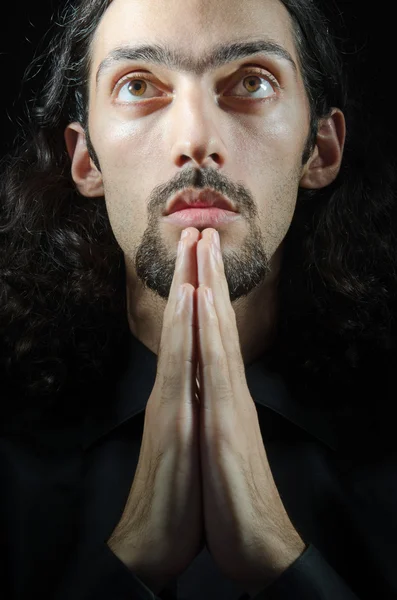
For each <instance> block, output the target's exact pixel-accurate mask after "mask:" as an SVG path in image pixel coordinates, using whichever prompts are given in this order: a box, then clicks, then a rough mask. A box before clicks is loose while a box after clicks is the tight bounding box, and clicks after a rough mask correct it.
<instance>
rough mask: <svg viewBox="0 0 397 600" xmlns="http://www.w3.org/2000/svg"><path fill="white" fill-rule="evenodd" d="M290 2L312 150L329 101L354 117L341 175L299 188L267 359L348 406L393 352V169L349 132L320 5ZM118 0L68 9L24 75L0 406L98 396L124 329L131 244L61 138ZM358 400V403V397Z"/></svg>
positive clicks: (5, 219)
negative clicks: (37, 75)
mask: <svg viewBox="0 0 397 600" xmlns="http://www.w3.org/2000/svg"><path fill="white" fill-rule="evenodd" d="M282 1H283V4H284V5H285V6H286V8H287V10H288V11H289V13H290V15H291V17H292V21H293V26H294V35H295V39H296V44H297V49H298V55H299V61H300V67H301V70H302V74H303V79H304V83H305V87H306V90H307V94H308V98H309V101H310V116H311V126H310V136H309V141H308V146H307V148H306V152H305V159H307V158H308V156H309V155H310V154H309V153H310V151H311V150H312V149H313V144H314V142H315V136H316V132H317V125H318V120H319V119H320V118H321V117H325V116H328V115H329V114H330V111H331V108H332V107H339V108H340V109H341V110H342V111H343V112H344V113H345V115H346V116H347V125H348V137H347V141H346V147H345V155H344V160H343V163H342V168H341V171H340V173H339V176H338V178H337V179H336V181H335V182H334V183H333V184H332V185H330V186H328V187H327V188H325V189H322V190H315V191H313V190H311V191H308V190H303V189H300V190H299V193H298V200H297V206H296V211H295V214H294V217H293V221H292V224H291V227H290V229H289V231H288V233H287V236H286V238H285V251H284V259H283V261H284V262H283V269H282V274H281V281H280V315H279V325H278V336H277V341H276V343H275V347H274V348H273V350H272V361H273V362H272V364H273V366H274V368H275V369H277V370H278V371H279V372H280V373H281V374H283V375H284V377H285V378H286V379H287V380H289V381H290V382H291V385H292V386H293V387H294V388H296V389H298V388H299V389H300V395H299V397H300V398H301V401H302V402H303V403H304V402H307V403H310V402H316V403H317V404H319V403H321V402H323V403H324V406H325V405H326V402H327V394H326V393H325V391H326V390H331V389H332V390H335V389H339V393H338V394H337V395H336V396H335V394H334V395H333V396H332V395H331V394H330V396H329V400H330V402H331V403H334V405H335V406H338V405H339V404H340V406H341V407H342V408H343V407H344V406H346V404H345V403H344V402H343V403H342V402H340V400H341V398H342V394H341V393H340V390H341V389H343V390H344V391H345V392H346V393H349V392H348V390H349V389H351V390H354V389H355V386H356V385H357V382H358V381H361V383H362V385H363V386H368V385H369V381H370V376H371V373H374V372H375V368H379V369H381V368H384V366H385V365H386V364H389V362H390V360H391V358H390V357H391V356H392V355H393V350H394V347H395V346H394V339H395V337H394V332H395V330H394V314H395V305H396V266H395V265H396V233H395V232H396V227H395V225H396V206H395V196H394V190H395V175H394V173H395V171H394V169H393V165H392V163H391V162H390V161H389V162H387V161H386V160H385V157H384V156H382V153H381V152H380V148H375V147H374V145H375V143H376V137H375V136H369V135H367V133H366V131H369V130H370V127H371V125H370V124H368V123H367V125H366V127H367V129H366V130H363V129H362V127H363V123H364V116H363V115H362V114H361V115H359V119H360V125H361V131H365V133H364V135H362V137H360V139H359V141H358V138H357V137H355V133H354V132H355V126H354V123H355V121H354V118H355V113H354V111H353V110H351V108H352V106H353V105H352V103H351V102H350V101H349V100H348V92H347V84H346V80H345V77H344V76H343V73H344V70H345V69H344V65H343V63H342V60H341V57H340V54H339V52H338V50H337V48H336V45H335V37H334V36H333V35H331V33H330V31H329V22H328V20H327V19H326V17H325V16H324V14H323V12H322V11H321V10H320V9H319V7H318V5H317V4H316V3H315V1H314V0H282ZM110 3H111V0H80V1H77V2H68V3H67V4H66V6H65V7H64V9H63V10H62V12H61V16H60V17H59V19H58V22H57V23H56V25H55V27H56V31H55V32H54V35H53V37H52V38H51V41H50V43H49V47H48V49H47V50H46V52H45V54H43V55H42V56H40V57H39V58H37V59H36V60H35V61H34V62H33V64H32V66H31V68H30V73H32V72H33V70H34V68H37V67H38V66H39V69H40V70H41V72H45V74H46V82H45V85H44V87H43V88H41V90H40V92H39V93H38V94H37V95H36V97H35V98H34V100H33V101H32V103H31V106H30V108H29V111H28V114H27V119H26V124H25V125H24V127H23V134H22V128H21V133H20V137H19V139H18V140H17V144H16V146H15V151H14V152H12V153H11V154H10V155H8V156H6V157H5V158H4V159H3V161H2V165H1V171H2V177H1V183H0V186H1V187H0V243H1V255H0V331H1V339H0V359H1V363H0V368H1V377H2V386H3V389H4V386H7V388H8V389H10V390H11V392H10V396H9V398H8V400H5V401H4V402H3V405H7V406H9V405H10V404H12V405H13V407H14V408H16V407H23V406H26V405H30V406H32V405H33V406H38V405H41V403H42V402H44V405H45V406H52V405H56V404H57V403H60V402H61V399H62V398H65V399H67V402H68V403H69V404H70V403H71V402H73V401H72V399H73V398H76V399H77V398H79V400H78V402H79V403H81V402H89V401H90V398H93V395H94V394H93V392H92V390H93V389H94V388H93V386H94V385H97V384H98V385H99V386H101V385H103V384H104V382H105V380H106V379H107V378H108V376H109V373H110V372H111V369H112V368H113V367H114V368H116V363H113V362H112V361H113V359H112V357H114V355H115V349H116V348H119V347H121V344H122V343H123V340H125V339H126V338H127V336H128V334H129V329H128V322H127V308H126V276H125V266H124V257H123V253H122V251H121V249H120V247H119V245H118V243H117V241H116V239H115V237H114V235H113V232H112V229H111V226H110V222H109V219H108V215H107V211H106V205H105V203H104V202H102V201H100V200H98V199H95V198H94V199H88V198H83V197H82V196H81V195H80V194H79V193H78V192H77V190H76V187H75V185H74V182H73V180H72V178H71V173H70V171H71V163H70V159H69V156H68V154H67V151H66V147H65V143H64V137H63V132H64V130H65V127H66V126H67V124H68V123H70V122H72V121H76V120H77V121H79V122H80V123H81V124H82V125H83V126H84V127H85V129H86V132H87V133H88V130H87V123H88V118H87V93H88V89H87V82H88V74H89V71H90V64H91V62H90V45H91V41H92V38H93V35H94V34H95V31H96V28H97V26H98V24H99V22H100V20H101V18H102V16H103V14H104V13H105V11H106V9H107V8H108V6H109V5H110ZM356 108H357V107H356ZM356 118H357V117H356ZM370 144H371V148H370V147H369V145H370ZM369 366H371V370H369V369H368V367H369ZM358 374H360V376H359V377H357V375H358ZM363 389H364V387H363ZM82 390H84V392H82ZM87 390H91V392H88V391H87ZM319 390H320V391H321V390H322V392H321V396H319V395H318V393H319ZM79 392H80V393H79ZM331 396H332V397H331ZM11 397H12V401H11ZM83 398H84V399H83ZM350 400H352V401H356V400H357V403H359V402H362V401H363V400H362V398H360V397H359V394H358V395H357V396H355V397H354V398H353V397H350ZM93 401H94V400H93ZM76 402H77V400H76Z"/></svg>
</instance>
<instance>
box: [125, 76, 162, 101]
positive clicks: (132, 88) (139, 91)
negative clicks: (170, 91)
mask: <svg viewBox="0 0 397 600" xmlns="http://www.w3.org/2000/svg"><path fill="white" fill-rule="evenodd" d="M121 83H122V84H123V85H120V86H119V91H118V92H117V99H118V100H119V101H120V102H121V103H123V104H134V98H135V99H137V100H139V99H140V98H142V97H143V96H144V98H145V99H146V98H153V97H154V96H155V95H156V87H155V86H154V85H153V84H151V83H150V82H148V81H146V80H145V79H142V78H141V79H138V78H137V77H135V78H132V77H131V76H130V77H128V79H127V78H126V79H124V82H123V81H122V82H121ZM151 90H152V93H151V94H150V91H151ZM157 92H158V90H157Z"/></svg>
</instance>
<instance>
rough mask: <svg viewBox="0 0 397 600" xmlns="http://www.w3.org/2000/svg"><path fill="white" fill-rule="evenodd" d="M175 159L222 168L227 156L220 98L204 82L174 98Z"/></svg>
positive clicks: (179, 163) (178, 163)
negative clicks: (205, 87)
mask: <svg viewBox="0 0 397 600" xmlns="http://www.w3.org/2000/svg"><path fill="white" fill-rule="evenodd" d="M170 136H171V148H172V161H173V164H174V165H176V166H177V167H178V168H181V167H183V166H185V165H186V164H187V163H189V162H191V163H194V165H193V166H195V167H197V166H199V167H200V168H208V167H212V168H221V167H223V165H224V164H225V161H226V159H227V156H226V155H227V152H226V147H225V144H224V142H223V140H222V135H221V114H220V109H219V107H218V105H217V102H216V98H215V97H212V96H211V94H210V93H209V92H208V90H207V91H206V92H205V91H203V89H202V87H201V86H200V85H191V86H190V88H189V89H185V90H184V91H183V92H182V91H181V92H180V94H179V97H178V98H176V99H175V100H174V104H173V107H172V115H171V120H170Z"/></svg>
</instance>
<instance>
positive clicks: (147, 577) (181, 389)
mask: <svg viewBox="0 0 397 600" xmlns="http://www.w3.org/2000/svg"><path fill="white" fill-rule="evenodd" d="M198 236H199V232H198V231H197V235H195V234H194V232H193V234H192V235H191V236H190V238H189V239H188V240H185V242H183V245H184V246H185V252H182V254H181V255H180V256H179V257H178V259H177V262H176V268H175V273H174V278H173V282H172V286H171V291H170V295H169V299H168V303H167V306H166V309H165V312H164V320H163V330H162V336H161V342H160V349H159V355H158V360H157V374H156V380H155V383H154V387H153V391H152V393H151V395H150V398H149V400H148V402H147V406H146V412H145V421H144V429H143V436H142V444H141V451H140V455H139V461H138V466H137V469H136V473H135V477H134V481H133V484H132V487H131V491H130V494H129V497H128V500H127V503H126V506H125V509H124V512H123V515H122V517H121V520H120V522H119V523H118V525H117V527H116V529H115V530H114V532H113V534H112V536H111V537H110V539H109V540H108V545H109V547H110V549H111V550H112V551H113V552H114V554H115V555H116V556H118V558H119V559H120V560H121V561H122V562H124V564H125V565H126V566H127V567H128V568H130V569H131V571H133V572H134V573H135V574H136V575H137V576H138V577H139V579H141V580H142V581H143V583H145V584H146V585H147V586H148V587H149V588H150V589H151V590H152V591H153V592H154V593H155V594H157V593H159V592H160V591H161V590H162V589H163V587H165V585H166V584H167V582H168V581H169V580H171V579H173V578H174V577H177V576H178V575H179V574H180V573H182V572H183V571H184V570H185V569H186V568H187V567H188V566H189V565H190V563H191V562H192V560H193V559H194V558H195V556H197V554H198V553H199V552H200V551H201V549H202V548H203V546H204V538H203V532H204V530H203V521H202V500H201V497H202V492H201V485H200V466H199V447H198V435H199V432H198V422H199V421H198V410H199V407H198V404H197V401H196V400H195V394H194V392H195V376H196V363H197V356H196V344H195V342H194V333H195V329H194V323H193V319H194V307H193V299H194V297H193V292H194V289H195V283H196V279H197V276H196V256H195V255H196V253H195V251H194V252H193V250H192V249H193V246H194V247H195V244H196V243H197V239H198ZM183 284H185V287H186V289H187V291H188V294H187V297H186V298H185V300H184V301H182V302H180V300H179V299H178V297H177V293H178V290H179V288H180V287H181V285H183Z"/></svg>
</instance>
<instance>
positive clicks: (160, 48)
mask: <svg viewBox="0 0 397 600" xmlns="http://www.w3.org/2000/svg"><path fill="white" fill-rule="evenodd" d="M259 53H261V54H266V55H271V56H275V57H276V58H281V59H283V60H285V61H287V62H288V63H289V64H290V65H291V66H292V68H293V70H294V75H295V76H296V74H297V72H298V69H297V66H296V64H295V61H294V60H293V58H292V56H291V55H290V53H289V52H288V51H287V50H286V49H285V48H284V47H283V46H280V44H278V43H277V42H275V41H273V40H271V39H261V40H257V41H248V42H247V41H242V42H234V43H231V44H220V45H219V46H216V47H215V49H214V50H213V51H212V52H211V53H209V54H207V55H205V56H204V57H203V58H199V59H197V60H196V59H194V58H193V57H191V56H184V55H183V54H181V53H180V52H178V51H176V50H172V49H170V48H169V47H168V46H166V45H161V44H155V45H141V46H121V47H119V48H115V49H114V50H112V51H111V52H110V53H109V54H108V56H107V57H106V58H105V59H104V60H103V61H102V62H101V64H100V65H99V68H98V71H97V74H96V83H97V84H98V82H99V79H100V78H101V76H102V75H103V74H104V72H105V71H107V70H109V69H110V68H111V67H113V66H114V65H115V64H117V63H118V62H122V61H126V60H130V61H140V62H141V61H144V62H148V63H154V64H157V65H160V66H164V67H166V68H167V69H169V70H176V71H180V72H185V73H193V74H194V75H197V76H201V75H202V74H203V73H205V72H206V71H208V70H210V69H216V68H219V67H221V66H222V65H225V64H227V63H229V62H232V61H236V60H239V59H242V58H247V57H249V56H253V55H254V54H259Z"/></svg>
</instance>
